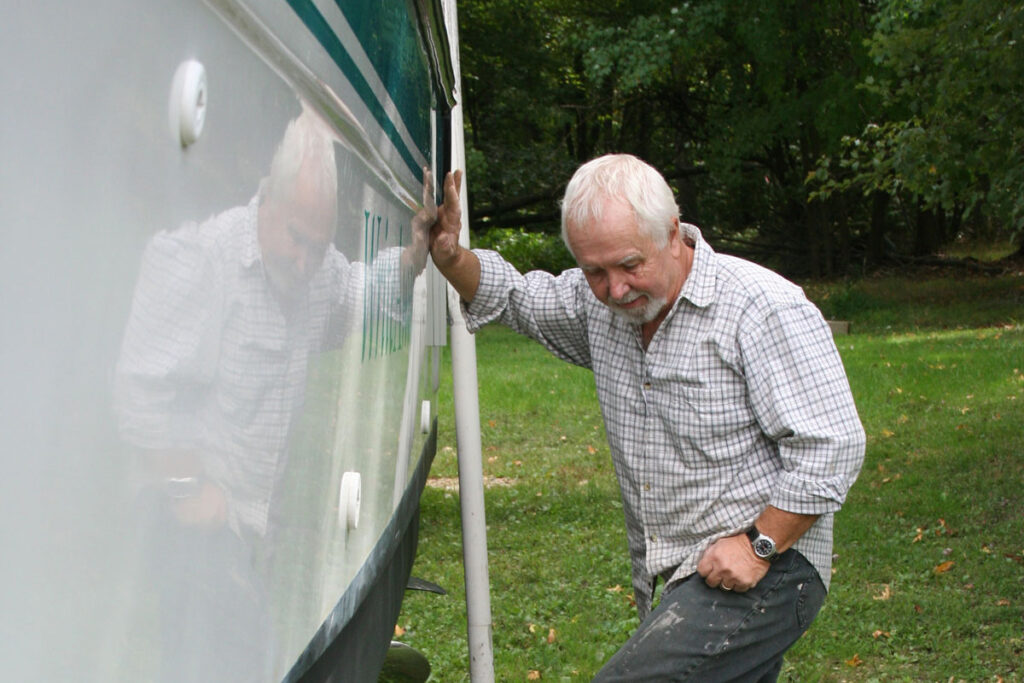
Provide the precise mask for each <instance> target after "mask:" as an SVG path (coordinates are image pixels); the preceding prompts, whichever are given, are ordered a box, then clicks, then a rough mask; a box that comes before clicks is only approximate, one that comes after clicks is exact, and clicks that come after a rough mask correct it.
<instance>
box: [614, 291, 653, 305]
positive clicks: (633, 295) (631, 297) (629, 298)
mask: <svg viewBox="0 0 1024 683" xmlns="http://www.w3.org/2000/svg"><path fill="white" fill-rule="evenodd" d="M642 296H645V294H644V293H643V292H630V293H629V294H627V295H626V296H624V297H622V298H621V299H617V298H615V297H613V296H610V297H608V302H609V303H612V304H615V305H617V306H625V305H626V304H631V303H633V302H634V301H636V300H637V299H639V298H640V297H642Z"/></svg>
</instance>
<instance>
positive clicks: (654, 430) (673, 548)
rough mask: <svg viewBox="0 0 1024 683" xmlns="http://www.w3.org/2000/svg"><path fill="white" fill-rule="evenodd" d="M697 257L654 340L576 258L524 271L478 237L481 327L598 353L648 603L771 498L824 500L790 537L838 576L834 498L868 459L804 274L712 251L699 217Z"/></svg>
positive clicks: (826, 573) (591, 360)
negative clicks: (619, 312)
mask: <svg viewBox="0 0 1024 683" xmlns="http://www.w3.org/2000/svg"><path fill="white" fill-rule="evenodd" d="M682 230H683V234H684V236H685V237H686V238H688V239H689V240H692V241H693V243H694V244H695V245H696V246H695V255H694V261H693V267H692V270H691V272H690V274H689V276H688V277H687V279H686V282H685V283H684V285H683V289H682V291H681V293H680V295H679V297H678V299H677V300H676V302H675V304H674V306H673V308H672V310H671V312H670V313H669V315H668V317H667V318H666V319H665V320H664V322H663V323H662V324H661V326H660V327H659V328H658V331H657V332H656V333H655V335H654V337H653V338H652V339H651V341H650V344H649V346H648V348H647V349H646V350H644V348H643V346H642V342H641V336H640V330H639V327H637V326H635V325H633V324H631V323H629V322H628V321H625V320H623V319H622V318H621V317H618V316H615V315H614V314H612V313H611V311H610V310H609V309H608V308H607V307H606V306H604V305H603V304H601V303H600V302H599V301H598V300H597V298H596V297H595V296H594V295H593V293H592V292H591V290H590V287H589V286H588V285H587V282H586V279H585V278H584V276H583V274H582V272H581V271H580V270H579V269H571V270H567V271H566V272H564V273H562V274H561V275H559V276H553V275H550V274H548V273H544V272H531V273H527V274H526V275H521V274H519V273H518V272H517V271H516V270H515V269H514V268H513V267H512V266H511V265H509V264H508V263H506V262H505V261H503V260H502V259H501V258H500V256H498V255H497V254H496V253H494V252H489V251H482V250H478V251H476V252H475V253H476V254H477V256H478V257H479V259H480V263H481V269H482V272H481V281H480V286H479V289H478V290H477V293H476V295H475V297H474V299H473V301H472V303H471V305H465V304H464V309H465V314H466V319H467V323H468V325H469V328H470V330H471V331H476V330H477V329H479V328H480V327H481V326H483V325H485V324H487V323H489V322H492V321H496V320H497V321H500V322H502V323H503V324H505V325H508V326H509V327H511V328H512V329H514V330H516V331H518V332H520V333H522V334H524V335H526V336H529V337H531V338H533V339H535V340H537V341H538V342H540V343H541V344H543V345H544V346H545V347H546V348H547V349H549V350H550V351H551V352H552V353H554V354H555V355H556V356H558V357H559V358H561V359H563V360H566V361H568V362H570V363H574V364H576V365H580V366H583V367H586V368H590V369H591V370H592V371H593V373H594V378H595V383H596V387H597V396H598V399H599V402H600V405H601V411H602V414H603V417H604V421H605V427H606V431H607V435H608V443H609V446H610V449H611V454H612V459H613V461H614V464H615V471H616V475H617V477H618V480H619V485H620V487H621V492H622V503H623V508H624V511H625V518H626V531H627V537H628V541H629V549H630V556H631V559H632V573H633V589H634V592H635V597H636V602H637V608H638V610H639V612H640V615H641V618H643V617H644V616H646V615H647V613H648V612H649V611H650V609H651V603H652V597H653V589H654V583H655V581H656V578H657V577H658V576H662V577H663V578H665V579H666V580H667V581H668V583H672V582H674V581H678V580H681V579H683V578H685V577H686V576H689V575H690V574H692V573H693V572H695V571H696V568H697V563H698V561H699V559H700V556H701V554H702V553H703V551H704V549H705V548H707V547H708V546H709V545H710V544H711V543H712V542H714V541H715V540H717V539H719V538H722V537H725V536H731V535H734V534H737V533H740V532H742V531H745V530H746V529H748V528H749V527H750V526H751V524H752V523H753V522H754V521H755V520H756V519H757V517H758V516H759V515H760V514H761V512H762V511H763V510H764V509H765V507H766V506H768V505H772V506H775V507H777V508H779V509H781V510H786V511H789V512H793V513H799V514H813V515H820V517H819V518H818V520H817V521H816V522H815V524H814V525H813V526H812V527H811V529H810V530H808V531H807V532H806V533H805V534H804V535H803V536H802V537H801V538H800V539H799V540H798V541H797V542H796V544H795V545H794V547H795V548H796V549H797V550H798V551H800V552H801V553H802V554H803V555H804V556H805V557H807V559H808V560H809V561H810V562H811V563H812V564H813V565H814V566H815V568H816V569H817V571H818V573H819V574H820V576H821V579H822V581H823V583H824V584H825V586H826V588H827V587H828V585H829V580H830V578H831V563H832V524H833V513H834V512H835V511H836V510H838V509H839V508H840V506H841V505H842V503H843V501H844V499H845V497H846V493H847V491H848V490H849V488H850V486H851V485H852V484H853V482H854V480H855V479H856V477H857V473H858V472H859V470H860V467H861V464H862V462H863V457H864V444H865V437H864V430H863V427H862V426H861V423H860V419H859V418H858V416H857V410H856V407H855V405H854V401H853V397H852V394H851V392H850V387H849V383H848V382H847V379H846V373H845V371H844V369H843V365H842V361H841V359H840V357H839V353H838V352H837V350H836V347H835V343H834V342H833V340H832V334H831V331H830V329H829V327H828V325H827V323H826V322H825V321H824V319H823V318H822V316H821V313H820V312H819V311H818V309H817V308H816V307H815V306H814V305H813V304H812V303H810V302H809V301H808V300H807V298H806V297H805V296H804V294H803V291H802V290H801V289H800V288H799V287H797V286H796V285H794V284H792V283H790V282H788V281H787V280H785V279H783V278H782V277H780V276H778V275H776V274H775V273H772V272H771V271H769V270H766V269H764V268H762V267H760V266H758V265H755V264H753V263H750V262H748V261H744V260H742V259H738V258H735V257H731V256H726V255H720V254H716V253H715V252H714V251H713V250H712V249H711V247H710V246H709V245H708V244H707V242H706V241H704V239H703V237H702V236H701V234H700V231H699V230H698V229H697V228H696V227H695V226H692V225H687V224H683V225H682Z"/></svg>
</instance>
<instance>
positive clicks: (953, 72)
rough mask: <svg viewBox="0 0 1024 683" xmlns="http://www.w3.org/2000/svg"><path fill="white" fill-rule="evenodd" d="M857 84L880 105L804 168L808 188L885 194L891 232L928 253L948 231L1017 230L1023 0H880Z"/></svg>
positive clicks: (1023, 124) (1022, 221)
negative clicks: (893, 213)
mask: <svg viewBox="0 0 1024 683" xmlns="http://www.w3.org/2000/svg"><path fill="white" fill-rule="evenodd" d="M870 51H871V56H872V58H873V60H874V62H875V64H876V69H875V70H874V72H873V73H872V74H870V75H868V76H867V77H866V78H865V79H864V81H863V83H862V84H861V90H862V91H864V92H868V93H872V94H874V95H875V96H877V97H878V98H879V100H880V103H881V106H880V108H879V110H878V111H877V112H874V116H873V117H872V120H871V121H870V122H869V123H868V124H867V125H866V126H865V127H864V128H863V129H862V130H861V131H860V132H859V133H858V134H857V135H851V136H847V137H845V138H843V139H842V144H843V149H842V153H841V155H840V156H839V157H838V158H826V159H823V162H822V164H821V165H820V167H819V168H818V169H817V171H816V173H815V174H814V176H813V182H814V183H816V184H817V185H818V187H819V188H820V191H819V193H818V195H817V196H829V197H831V196H835V195H836V194H837V193H842V192H849V191H851V190H852V191H859V192H861V193H863V194H864V195H865V196H867V195H875V196H877V195H879V194H881V195H885V196H887V197H891V198H892V199H893V200H894V201H895V202H896V203H897V204H898V205H899V206H900V207H901V210H902V213H903V214H904V215H905V216H906V221H905V225H906V228H905V230H904V231H903V234H902V238H903V241H904V243H905V244H906V245H907V248H908V249H909V250H910V251H912V252H914V253H916V254H926V253H931V252H933V251H934V250H935V249H936V248H938V247H940V246H941V245H942V243H943V242H944V241H946V240H948V239H950V238H951V237H952V236H953V235H952V234H951V232H953V231H966V232H970V233H974V234H976V235H977V234H986V233H987V234H991V233H992V232H995V231H1007V232H1011V233H1016V234H1020V233H1021V231H1022V230H1024V165H1022V164H1021V163H1020V159H1021V154H1022V152H1024V5H1022V4H1021V3H1012V2H1010V3H1008V2H1005V0H887V1H885V2H883V3H882V4H881V7H880V8H879V12H878V14H877V17H876V20H875V31H874V34H873V36H872V38H871V41H870Z"/></svg>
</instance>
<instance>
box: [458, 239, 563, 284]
mask: <svg viewBox="0 0 1024 683" xmlns="http://www.w3.org/2000/svg"><path fill="white" fill-rule="evenodd" d="M473 246H474V247H480V248H481V249H493V250H494V251H496V252H498V253H499V254H501V255H502V257H504V259H505V260H506V261H508V262H509V263H511V264H512V265H513V266H515V267H516V268H517V269H518V270H519V272H521V273H525V272H526V271H529V270H546V271H547V272H549V273H553V274H555V275H557V274H558V273H561V272H562V271H563V270H566V269H567V268H574V267H575V266H576V261H575V260H574V259H573V257H572V254H571V253H569V250H568V249H567V248H566V247H565V244H564V243H563V242H562V238H561V237H560V236H559V235H549V234H547V233H542V232H526V231H525V230H523V229H522V228H492V229H491V230H488V231H487V232H486V233H484V234H483V235H481V236H480V237H479V238H477V239H475V240H474V244H473Z"/></svg>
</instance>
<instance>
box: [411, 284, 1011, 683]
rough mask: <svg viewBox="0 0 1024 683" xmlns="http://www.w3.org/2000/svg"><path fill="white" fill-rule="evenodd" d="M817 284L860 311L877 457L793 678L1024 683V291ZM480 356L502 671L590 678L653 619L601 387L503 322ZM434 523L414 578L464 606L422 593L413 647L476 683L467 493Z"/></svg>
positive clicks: (449, 459)
mask: <svg viewBox="0 0 1024 683" xmlns="http://www.w3.org/2000/svg"><path fill="white" fill-rule="evenodd" d="M808 291H809V292H810V294H811V296H812V297H813V298H815V299H817V300H822V298H824V300H825V301H827V300H828V299H829V298H832V299H833V300H837V299H843V298H844V297H846V299H847V304H846V305H848V306H849V308H847V309H846V313H847V315H846V316H845V319H848V320H851V321H852V324H853V330H854V332H855V333H854V334H852V335H849V336H844V337H839V338H837V346H838V347H839V350H840V353H841V355H842V357H843V361H844V363H845V364H846V367H847V371H848V374H849V377H850V382H851V386H852V388H853V392H854V395H855V398H856V400H857V405H858V409H859V411H860V414H861V418H862V421H863V422H864V425H865V429H866V431H867V434H868V447H867V457H866V462H865V465H864V469H863V471H862V473H861V476H860V479H859V480H858V482H857V484H856V485H855V486H854V488H853V489H852V490H851V492H850V495H849V498H848V501H847V505H846V506H845V507H844V509H843V511H842V512H841V513H840V515H839V516H838V518H837V525H836V548H835V552H836V555H837V557H836V560H835V576H834V577H833V584H832V593H831V595H830V597H829V599H828V601H827V602H826V606H825V608H824V609H823V610H822V613H821V614H820V615H819V617H818V619H817V621H816V622H815V624H814V625H813V626H812V628H811V630H810V631H809V632H808V634H807V635H806V636H805V637H804V638H803V639H802V640H801V641H800V642H799V643H798V644H797V645H796V647H795V648H794V649H793V650H792V651H791V653H790V655H789V656H788V657H787V663H786V668H785V670H784V672H783V677H782V680H787V681H814V680H821V681H891V680H896V681H901V680H906V681H947V680H949V679H950V677H952V678H953V680H965V681H981V680H992V681H995V680H998V678H997V677H1002V680H1004V681H1019V680H1021V678H1022V675H1024V674H1022V670H1024V665H1022V664H1021V662H1022V661H1024V315H1022V313H1024V310H1022V309H1024V303H1022V300H1021V293H1022V291H1024V279H1022V278H979V279H967V280H962V281H960V282H949V283H947V282H944V281H943V282H930V281H923V282H921V281H919V282H914V281H907V280H904V281H898V280H895V279H892V280H887V281H884V283H880V282H876V281H872V282H865V283H853V284H839V285H816V286H814V287H809V288H808ZM851 291H852V292H854V293H855V294H853V295H851V294H850V292H851ZM825 295H827V296H825ZM858 297H860V298H859V299H858ZM942 300H945V304H944V305H942V304H941V301H942ZM858 301H859V302H860V304H861V305H862V307H861V308H858V307H857V306H855V305H853V304H856V303H858ZM922 302H931V303H929V304H928V305H927V306H923V305H922ZM965 310H970V311H972V315H971V316H969V319H965V316H964V315H963V311H965ZM477 349H478V356H479V373H480V385H481V388H480V405H481V423H482V429H483V448H484V471H485V474H487V475H488V476H491V477H496V478H502V481H503V483H506V484H510V485H502V486H493V487H491V488H489V489H488V490H487V520H488V531H489V537H488V550H489V561H490V574H491V600H492V614H493V621H494V625H493V630H494V659H495V669H496V676H495V677H496V680H498V681H517V680H528V679H529V677H531V676H533V677H537V676H539V677H541V678H540V679H539V680H556V681H562V680H565V681H577V680H578V681H585V680H589V679H590V678H591V677H592V676H593V674H594V673H595V672H596V671H597V669H598V668H600V666H601V664H602V663H603V662H604V660H606V659H607V658H608V657H609V656H610V655H611V654H612V653H613V652H614V651H615V650H616V649H617V647H618V646H619V645H620V644H621V643H622V642H623V641H624V640H625V639H626V637H627V636H628V634H629V633H630V632H631V630H632V629H634V628H635V627H636V616H635V609H634V608H633V606H632V605H631V603H630V595H629V594H630V592H631V590H630V588H629V584H630V576H629V561H628V558H627V554H626V541H625V531H624V528H623V515H622V509H621V503H620V502H619V494H618V488H617V485H616V483H615V480H614V474H613V471H612V466H611V462H610V458H609V454H608V449H607V446H606V444H605V441H604V431H603V426H602V424H601V418H600V412H599V410H598V407H597V402H596V399H595V397H594V390H593V379H592V376H591V375H590V374H589V373H588V372H587V371H585V370H581V369H578V368H574V367H571V366H569V365H566V364H565V363H562V362H560V361H558V360H556V359H554V358H552V357H550V356H549V355H548V354H547V353H546V352H544V351H543V350H542V349H541V348H540V347H539V346H537V345H536V344H533V343H532V342H529V341H526V340H523V339H521V338H519V337H516V336H515V335H513V334H511V333H510V332H507V331H506V330H504V329H501V328H488V329H486V330H484V331H483V332H481V333H480V334H479V335H478V339H477ZM449 372H450V371H449V370H448V369H445V375H444V377H445V381H444V383H443V386H442V392H444V396H442V397H441V400H442V402H443V403H442V404H443V405H450V401H451V396H450V393H449V392H450V379H449V374H448V373H449ZM439 433H440V436H439V452H438V456H437V459H436V461H435V464H434V468H433V471H432V476H433V477H437V478H440V477H449V478H451V477H455V476H457V463H456V458H455V452H454V427H453V424H452V422H451V416H450V411H448V410H445V411H441V418H440V429H439ZM421 524H422V530H421V540H420V551H419V556H418V558H417V562H416V566H415V567H414V569H413V573H414V574H415V575H417V576H421V577H423V578H426V579H429V580H432V581H435V582H438V583H440V584H442V585H443V586H445V588H447V589H448V590H449V591H450V593H449V595H447V596H444V597H439V596H436V595H431V594H421V593H411V594H409V595H408V596H407V599H406V602H405V605H404V607H403V613H402V615H401V617H400V619H399V626H400V627H401V628H402V629H405V632H404V634H403V635H402V636H401V640H403V641H405V642H407V643H409V644H411V645H412V646H413V647H416V648H417V649H419V650H421V651H422V652H424V653H425V654H426V655H427V656H428V657H429V658H430V661H431V663H432V664H433V667H434V676H433V678H432V680H435V681H445V682H447V681H462V680H469V674H468V671H469V664H468V649H467V644H466V621H465V603H464V600H465V592H464V587H463V573H462V565H461V561H462V549H461V540H460V527H459V503H458V494H457V493H455V492H453V491H450V490H445V489H443V488H434V487H430V488H428V489H427V490H426V492H425V493H424V496H423V505H422V522H421ZM531 672H535V673H532V674H531Z"/></svg>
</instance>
